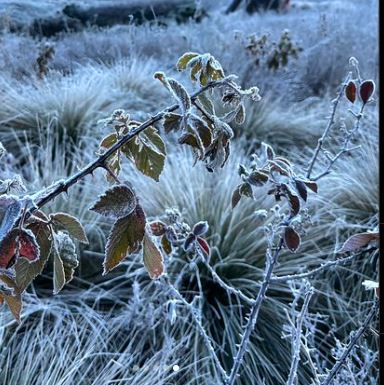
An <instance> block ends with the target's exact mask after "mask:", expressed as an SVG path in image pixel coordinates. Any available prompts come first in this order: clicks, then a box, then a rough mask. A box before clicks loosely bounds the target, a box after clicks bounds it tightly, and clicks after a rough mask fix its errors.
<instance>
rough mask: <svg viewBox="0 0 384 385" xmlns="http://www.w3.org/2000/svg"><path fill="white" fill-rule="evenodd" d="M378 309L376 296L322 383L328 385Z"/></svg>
mask: <svg viewBox="0 0 384 385" xmlns="http://www.w3.org/2000/svg"><path fill="white" fill-rule="evenodd" d="M378 309H379V299H378V298H376V299H375V301H374V303H373V306H372V308H371V310H370V311H369V313H368V315H367V318H366V319H365V320H364V322H363V324H362V325H361V326H360V328H359V329H358V330H357V331H356V332H355V333H354V334H353V337H352V338H351V340H350V341H349V344H348V345H347V347H346V348H345V350H344V352H343V354H342V355H341V357H340V358H339V359H338V360H337V362H336V364H335V365H334V366H333V368H332V369H331V371H330V372H329V373H328V376H327V378H326V379H325V381H324V382H323V383H322V385H330V384H331V382H332V380H333V379H334V378H335V376H336V375H337V374H338V373H339V371H340V369H341V368H342V367H343V365H344V364H345V361H346V359H347V358H348V356H349V355H350V353H351V351H352V349H353V348H354V347H355V345H356V344H357V342H358V340H359V339H360V337H361V336H362V335H363V334H364V332H365V331H366V330H367V329H368V327H369V325H370V323H371V322H372V320H373V318H374V317H375V315H376V313H377V311H378Z"/></svg>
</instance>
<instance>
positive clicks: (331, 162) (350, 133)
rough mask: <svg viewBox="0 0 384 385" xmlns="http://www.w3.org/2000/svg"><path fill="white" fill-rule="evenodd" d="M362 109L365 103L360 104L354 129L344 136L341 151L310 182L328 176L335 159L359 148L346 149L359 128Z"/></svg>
mask: <svg viewBox="0 0 384 385" xmlns="http://www.w3.org/2000/svg"><path fill="white" fill-rule="evenodd" d="M364 107H365V103H363V104H362V106H361V108H360V111H359V113H358V114H357V115H356V123H355V127H354V128H353V129H352V130H351V131H350V132H349V133H348V135H347V136H346V138H345V140H344V144H343V147H342V148H341V150H340V151H339V152H338V153H337V154H336V155H335V156H334V157H332V158H330V159H329V163H328V166H327V168H326V169H325V170H324V171H323V172H321V173H320V174H319V175H317V176H315V177H314V178H312V180H314V181H317V180H319V179H320V178H322V177H324V176H325V175H328V174H329V173H330V172H331V168H332V167H333V165H334V164H335V162H336V161H337V159H339V158H340V157H341V156H342V155H343V154H344V153H346V152H350V151H353V150H355V149H357V148H360V146H356V147H352V148H348V144H349V143H350V141H351V140H352V138H353V136H354V135H355V134H356V132H357V131H358V130H359V128H360V120H361V118H362V117H363V112H364Z"/></svg>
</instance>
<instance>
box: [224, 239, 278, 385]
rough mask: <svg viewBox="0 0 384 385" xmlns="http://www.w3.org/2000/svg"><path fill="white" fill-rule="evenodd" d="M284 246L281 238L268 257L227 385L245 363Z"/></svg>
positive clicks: (233, 379) (230, 383)
mask: <svg viewBox="0 0 384 385" xmlns="http://www.w3.org/2000/svg"><path fill="white" fill-rule="evenodd" d="M283 244H284V241H283V238H280V241H279V244H278V246H277V248H276V251H275V253H274V254H273V255H272V256H271V255H267V260H266V270H265V277H264V280H263V282H262V284H261V287H260V290H259V293H258V294H257V297H256V299H255V301H254V302H253V304H252V307H251V312H250V315H249V318H248V322H247V324H246V326H245V332H244V334H243V336H242V338H241V342H240V345H239V349H238V351H237V353H236V356H235V357H234V362H233V366H232V369H231V373H230V375H229V379H228V381H227V385H233V384H234V383H235V380H236V377H237V376H238V372H239V369H240V366H241V364H242V362H243V358H244V355H245V352H246V351H247V347H248V343H249V338H250V336H251V333H252V331H253V330H254V328H255V326H256V322H257V317H258V315H259V311H260V308H261V305H262V303H263V301H264V299H265V293H266V292H267V290H268V287H269V284H270V282H271V277H272V272H273V269H274V267H275V264H276V262H277V259H278V257H279V254H280V251H281V249H282V248H283Z"/></svg>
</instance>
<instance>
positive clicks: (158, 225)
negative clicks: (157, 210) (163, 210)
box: [149, 221, 166, 237]
mask: <svg viewBox="0 0 384 385" xmlns="http://www.w3.org/2000/svg"><path fill="white" fill-rule="evenodd" d="M149 227H150V228H151V232H152V234H153V235H154V236H156V237H158V236H160V235H164V234H165V228H166V224H165V223H164V222H161V221H156V222H151V223H150V224H149Z"/></svg>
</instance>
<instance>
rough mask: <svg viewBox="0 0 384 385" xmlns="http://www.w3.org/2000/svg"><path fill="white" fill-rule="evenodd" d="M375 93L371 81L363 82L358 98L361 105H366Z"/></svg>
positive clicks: (373, 84)
mask: <svg viewBox="0 0 384 385" xmlns="http://www.w3.org/2000/svg"><path fill="white" fill-rule="evenodd" d="M374 91H375V83H374V82H373V80H365V81H363V82H362V83H361V85H360V97H361V100H362V101H363V103H367V102H368V101H369V99H370V98H371V96H372V94H373V92H374Z"/></svg>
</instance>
